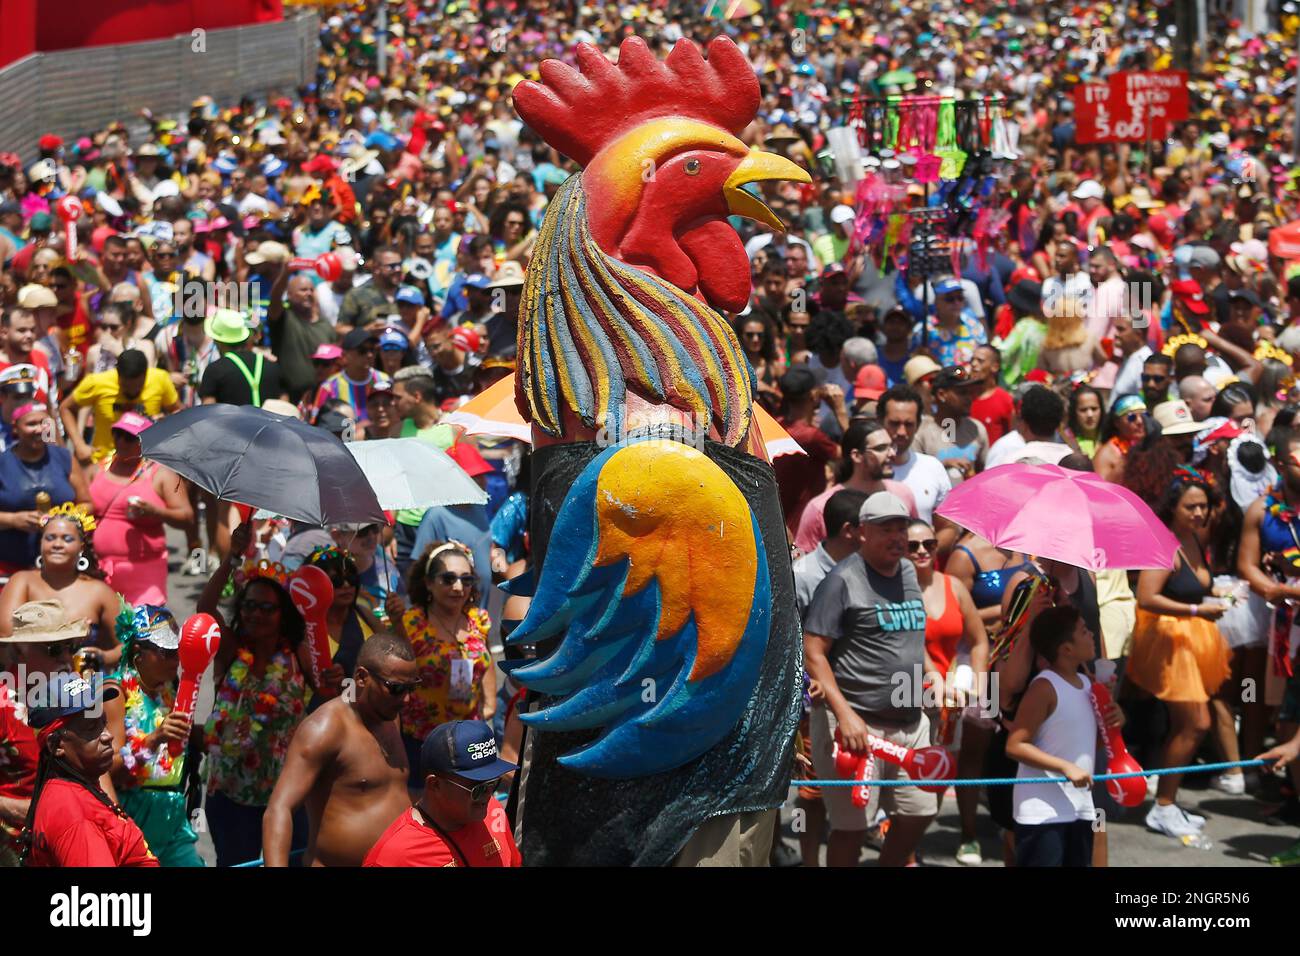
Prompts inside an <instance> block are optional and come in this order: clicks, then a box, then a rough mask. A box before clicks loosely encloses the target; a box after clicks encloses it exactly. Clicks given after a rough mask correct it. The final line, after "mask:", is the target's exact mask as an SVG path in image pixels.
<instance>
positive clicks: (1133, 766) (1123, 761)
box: [1092, 681, 1147, 807]
mask: <svg viewBox="0 0 1300 956" xmlns="http://www.w3.org/2000/svg"><path fill="white" fill-rule="evenodd" d="M1110 704H1111V699H1110V691H1108V690H1107V689H1106V685H1105V684H1099V683H1097V682H1096V681H1093V683H1092V712H1093V714H1094V715H1095V716H1096V718H1097V727H1098V729H1099V730H1101V739H1102V743H1103V744H1105V746H1106V772H1107V773H1139V774H1140V773H1141V772H1142V767H1141V766H1140V765H1139V764H1138V762H1137V761H1136V760H1134V759H1133V755H1132V754H1130V753H1129V752H1128V747H1126V746H1125V745H1124V735H1123V734H1122V733H1120V729H1119V728H1118V727H1107V726H1106V716H1105V715H1106V711H1107V710H1109V709H1110ZM1106 792H1107V793H1109V794H1110V795H1111V796H1112V797H1113V798H1114V799H1115V802H1116V803H1118V804H1119V805H1120V806H1121V807H1136V806H1139V805H1140V804H1141V803H1142V801H1143V800H1145V799H1146V798H1147V783H1146V779H1145V778H1143V777H1124V778H1123V779H1121V780H1107V781H1106Z"/></svg>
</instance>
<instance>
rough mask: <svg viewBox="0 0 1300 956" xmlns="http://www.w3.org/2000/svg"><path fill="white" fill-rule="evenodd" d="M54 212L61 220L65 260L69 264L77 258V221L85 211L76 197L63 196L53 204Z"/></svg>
mask: <svg viewBox="0 0 1300 956" xmlns="http://www.w3.org/2000/svg"><path fill="white" fill-rule="evenodd" d="M54 209H55V211H56V212H57V213H58V214H59V218H60V219H62V220H63V235H64V238H65V241H66V250H67V251H66V254H65V258H66V259H67V260H68V261H69V262H71V261H73V260H74V259H76V258H77V220H78V219H80V218H81V214H82V213H83V212H85V209H84V208H83V207H82V205H81V200H80V199H78V198H77V197H76V196H72V195H68V196H64V197H63V198H62V199H60V200H59V201H58V202H56V203H55V204H54Z"/></svg>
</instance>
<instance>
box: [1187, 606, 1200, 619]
mask: <svg viewBox="0 0 1300 956" xmlns="http://www.w3.org/2000/svg"><path fill="white" fill-rule="evenodd" d="M1187 606H1188V607H1189V608H1191V611H1192V617H1200V616H1201V611H1200V608H1198V607H1197V606H1196V605H1195V604H1189V605H1187Z"/></svg>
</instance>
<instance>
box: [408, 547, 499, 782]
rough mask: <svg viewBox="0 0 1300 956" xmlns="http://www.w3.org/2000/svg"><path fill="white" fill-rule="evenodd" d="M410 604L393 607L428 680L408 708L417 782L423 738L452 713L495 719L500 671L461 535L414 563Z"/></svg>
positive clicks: (457, 717)
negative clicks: (491, 649)
mask: <svg viewBox="0 0 1300 956" xmlns="http://www.w3.org/2000/svg"><path fill="white" fill-rule="evenodd" d="M407 594H409V595H410V598H411V607H410V609H409V610H403V612H402V613H401V614H393V611H395V610H398V609H399V605H400V602H399V601H398V600H396V599H390V614H392V616H393V619H394V622H395V623H396V625H397V626H396V627H395V628H394V629H395V630H396V631H397V632H398V633H399V634H401V635H402V636H404V637H405V638H406V639H407V640H409V641H410V642H411V646H412V647H413V648H415V660H416V663H417V664H419V666H420V682H421V687H420V689H419V690H417V691H416V692H415V693H414V694H412V695H411V696H409V697H408V698H407V699H406V703H405V705H404V706H403V708H402V740H403V742H404V743H405V744H406V751H407V756H408V757H409V758H410V761H411V775H412V776H411V786H412V787H416V786H423V782H422V781H421V780H419V779H418V777H419V774H418V771H417V768H418V767H419V766H420V744H421V742H422V741H423V740H424V738H425V736H427V735H428V733H429V731H431V730H433V728H434V727H437V726H438V725H439V724H442V723H446V722H447V721H449V720H484V721H487V722H488V723H491V722H492V716H493V714H495V713H496V705H497V678H496V670H495V668H494V667H493V665H492V655H491V653H490V652H489V651H488V644H487V640H488V631H489V630H490V629H491V627H492V621H491V619H490V618H489V617H488V614H487V612H486V611H484V610H483V609H482V608H480V607H479V606H478V576H477V575H476V574H475V573H474V556H473V554H472V553H471V552H470V549H469V548H468V547H466V546H465V545H463V544H460V543H459V542H456V541H445V542H441V543H437V542H435V543H434V544H431V545H429V546H428V547H427V548H425V550H424V553H423V554H421V555H420V557H419V558H418V559H417V560H416V561H415V562H414V563H413V564H412V565H411V572H410V579H409V582H408V584H407Z"/></svg>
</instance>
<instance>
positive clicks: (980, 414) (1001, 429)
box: [970, 387, 1016, 445]
mask: <svg viewBox="0 0 1300 956" xmlns="http://www.w3.org/2000/svg"><path fill="white" fill-rule="evenodd" d="M1015 411H1016V408H1015V402H1014V401H1013V400H1012V398H1011V393H1010V392H1008V391H1007V390H1006V389H1005V388H1001V387H999V388H995V389H994V390H993V391H992V392H990V393H989V394H988V395H987V396H982V397H980V398H977V399H975V400H974V401H973V402H971V403H970V417H971V418H973V419H975V420H976V421H978V422H983V424H984V428H985V430H987V431H988V433H989V444H990V445H992V444H993V443H994V442H995V441H997V440H998V439H999V438H1001V437H1002V436H1003V435H1005V434H1006V433H1007V432H1009V431H1011V418H1012V416H1013V415H1015Z"/></svg>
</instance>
